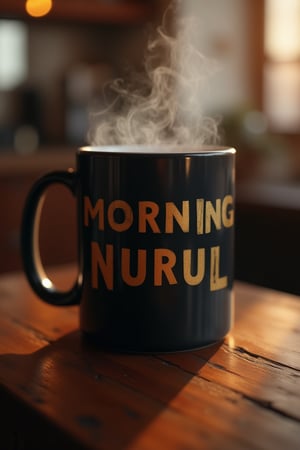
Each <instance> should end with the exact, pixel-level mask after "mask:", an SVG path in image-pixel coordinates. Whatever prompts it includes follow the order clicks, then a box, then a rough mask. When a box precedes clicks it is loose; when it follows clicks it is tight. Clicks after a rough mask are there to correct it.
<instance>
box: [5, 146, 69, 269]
mask: <svg viewBox="0 0 300 450" xmlns="http://www.w3.org/2000/svg"><path fill="white" fill-rule="evenodd" d="M68 167H74V154H72V152H66V153H65V154H58V153H57V152H55V153H49V154H48V153H46V154H37V155H35V156H34V157H32V156H30V157H16V156H5V157H3V156H1V157H0V211H1V220H0V273H1V272H7V271H12V270H19V269H21V268H22V260H21V254H20V231H21V221H22V212H23V208H24V204H25V201H26V197H27V195H28V192H29V190H30V188H31V187H32V185H33V183H34V181H35V180H36V179H37V178H38V177H40V176H42V175H43V174H45V173H47V172H50V171H51V170H60V169H61V170H65V169H67V168H68ZM40 247H41V256H42V260H43V262H44V264H45V265H53V264H64V263H67V262H72V261H75V260H76V257H77V228H76V205H75V199H74V198H73V197H72V194H71V193H70V192H69V191H68V190H67V189H66V188H64V187H63V186H59V185H55V186H53V187H51V188H50V189H49V191H48V193H47V196H46V200H45V204H44V207H43V212H42V217H41V227H40Z"/></svg>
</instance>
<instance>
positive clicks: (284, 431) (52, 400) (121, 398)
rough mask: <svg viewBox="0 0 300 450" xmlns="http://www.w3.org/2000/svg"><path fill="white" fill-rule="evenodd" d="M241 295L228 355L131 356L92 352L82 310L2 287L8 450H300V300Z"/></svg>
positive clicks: (15, 278) (20, 287) (253, 290)
mask: <svg viewBox="0 0 300 450" xmlns="http://www.w3.org/2000/svg"><path fill="white" fill-rule="evenodd" d="M54 273H55V274H56V279H57V280H59V279H60V281H61V282H64V281H65V280H70V278H71V277H72V276H73V274H72V270H71V269H70V268H57V269H56V270H55V271H54ZM235 292H236V322H235V327H234V329H233V331H232V333H231V334H230V335H229V336H228V337H227V338H226V339H225V341H224V342H223V343H220V344H218V345H214V346H212V347H210V348H207V349H203V350H198V351H191V352H185V353H177V354H159V355H147V356H145V355H124V354H123V355H121V354H116V353H115V354H114V353H108V352H102V351H100V350H97V349H95V348H91V347H89V346H87V344H85V343H84V342H83V341H82V340H81V337H80V332H79V331H78V310H77V307H71V308H56V307H52V306H49V305H46V304H44V303H43V302H42V301H40V300H38V299H37V298H36V296H35V295H34V294H33V293H32V292H31V290H30V289H29V287H28V285H27V283H26V281H25V279H24V277H23V275H22V274H12V275H6V276H2V277H1V278H0V308H1V316H0V321H1V326H0V333H1V339H0V401H1V403H0V404H1V433H0V440H1V444H0V445H1V449H5V450H10V449H14V450H16V449H18V450H21V449H22V450H24V449H29V450H34V449H39V450H43V449H51V450H54V449H58V450H60V449H62V450H66V449H69V448H70V449H72V450H77V449H105V450H111V449H136V450H144V449H147V450H148V449H149V450H150V449H151V450H152V449H153V450H158V449H160V448H161V449H164V450H169V449H170V450H173V449H174V450H175V449H176V450H192V449H195V450H199V449H217V450H220V449H226V450H227V449H230V450H234V449H237V450H245V449H264V450H266V449H272V450H274V449H280V450H282V449H286V450H292V449H295V450H296V449H299V448H300V299H299V298H298V297H296V296H292V295H289V294H283V293H281V292H275V291H271V290H267V289H264V288H258V287H255V286H252V285H247V284H242V283H238V282H236V285H235Z"/></svg>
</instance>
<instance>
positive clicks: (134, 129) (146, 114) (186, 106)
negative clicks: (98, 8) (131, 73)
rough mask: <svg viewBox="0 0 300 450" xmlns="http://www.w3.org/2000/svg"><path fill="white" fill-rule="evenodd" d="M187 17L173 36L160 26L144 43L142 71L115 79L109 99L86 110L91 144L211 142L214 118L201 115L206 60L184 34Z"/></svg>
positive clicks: (188, 26)
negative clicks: (99, 108) (102, 106)
mask: <svg viewBox="0 0 300 450" xmlns="http://www.w3.org/2000/svg"><path fill="white" fill-rule="evenodd" d="M191 30H192V26H191V22H190V21H189V20H186V19H184V20H182V21H181V23H178V30H177V35H176V38H175V37H172V36H170V35H168V34H167V33H166V31H165V28H164V26H161V27H159V28H158V29H157V33H156V36H155V38H154V39H152V40H150V41H149V42H148V46H147V53H146V57H145V65H144V66H145V74H144V76H143V77H141V76H136V77H135V78H134V79H133V80H131V81H130V82H127V83H125V81H124V80H122V79H117V80H115V81H114V82H113V83H112V84H111V86H110V88H111V89H112V91H113V92H114V93H115V94H116V99H115V101H114V102H113V103H112V104H111V105H110V106H109V107H108V108H107V109H105V110H102V111H100V112H98V113H94V114H92V126H91V129H90V131H89V135H88V139H89V141H90V144H91V145H135V144H137V145H139V144H144V145H148V144H154V145H160V144H177V145H181V144H185V145H186V144H191V145H195V144H197V145H203V144H216V143H217V142H218V120H216V119H214V118H212V117H208V116H206V115H205V114H204V112H203V108H204V103H205V96H206V95H207V86H206V81H207V79H208V77H209V71H210V68H211V67H210V64H209V62H208V61H207V59H206V58H205V57H204V56H203V55H202V54H201V53H200V52H199V51H198V50H197V49H196V47H195V46H194V45H193V44H192V42H191V38H190V31H191Z"/></svg>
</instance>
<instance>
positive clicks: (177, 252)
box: [21, 146, 235, 352]
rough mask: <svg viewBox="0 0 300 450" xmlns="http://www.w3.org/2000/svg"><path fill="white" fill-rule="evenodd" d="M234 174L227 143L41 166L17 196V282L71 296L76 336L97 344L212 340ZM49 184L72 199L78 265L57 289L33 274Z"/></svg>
mask: <svg viewBox="0 0 300 450" xmlns="http://www.w3.org/2000/svg"><path fill="white" fill-rule="evenodd" d="M234 176H235V150H234V149H233V148H227V147H213V146H209V147H196V146H128V147H127V146H119V147H118V146H115V147H114V146H112V147H109V146H108V147H83V148H81V149H79V150H78V152H77V169H76V171H72V170H69V171H66V172H52V173H49V174H48V175H45V176H44V177H42V178H41V179H39V180H38V181H37V182H36V184H35V185H34V186H33V188H32V190H31V192H30V193H29V196H28V198H27V202H26V205H25V209H24V214H23V223H22V238H21V244H22V245H21V246H22V255H23V261H24V269H25V273H26V275H27V278H28V281H29V283H30V284H31V286H32V288H33V290H34V291H35V292H36V294H37V295H38V296H39V297H40V298H41V299H43V300H44V301H46V302H48V303H51V304H55V305H73V304H80V328H81V330H82V332H83V334H84V336H86V337H88V338H89V339H90V340H92V341H95V342H97V343H98V344H99V345H100V346H101V347H103V348H109V349H113V350H116V351H125V352H168V351H180V350H189V349H194V348H199V347H203V346H206V345H210V344H212V343H215V342H217V341H220V340H221V339H223V338H224V336H225V335H226V334H227V333H228V331H229V330H230V328H231V325H232V316H233V253H234V249H233V245H234V195H235V194H234V189H235V179H234ZM53 183H61V184H63V185H65V186H66V187H67V188H69V189H70V190H71V191H72V193H73V194H74V195H75V196H76V197H77V207H78V229H79V237H78V242H79V274H78V279H77V280H76V282H75V284H74V286H73V287H72V288H71V289H70V290H69V291H68V292H62V291H59V290H58V289H57V288H56V287H55V286H54V285H53V284H52V282H51V281H50V280H49V279H48V277H47V275H46V274H45V270H44V268H43V266H42V264H41V259H40V253H39V245H38V240H37V234H38V226H39V220H38V219H39V213H40V210H41V205H42V201H41V199H42V198H43V194H44V193H45V191H46V189H47V188H48V186H49V185H51V184H53ZM49 232H50V231H49Z"/></svg>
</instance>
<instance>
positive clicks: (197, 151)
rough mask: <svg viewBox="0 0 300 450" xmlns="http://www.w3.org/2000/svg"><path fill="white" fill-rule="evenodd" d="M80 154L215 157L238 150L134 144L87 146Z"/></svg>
mask: <svg viewBox="0 0 300 450" xmlns="http://www.w3.org/2000/svg"><path fill="white" fill-rule="evenodd" d="M77 152H78V154H91V155H92V154H101V155H120V156H122V155H136V156H137V155H138V156H147V155H148V156H163V155H166V156H192V155H198V156H204V155H207V156H213V155H227V154H232V155H233V154H235V153H236V149H235V148H234V147H231V146H225V145H224V146H222V145H189V144H186V145H185V144H182V145H177V144H176V145H172V144H157V145H156V144H147V145H144V144H141V145H138V144H134V145H86V146H82V147H79V148H78V150H77Z"/></svg>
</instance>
